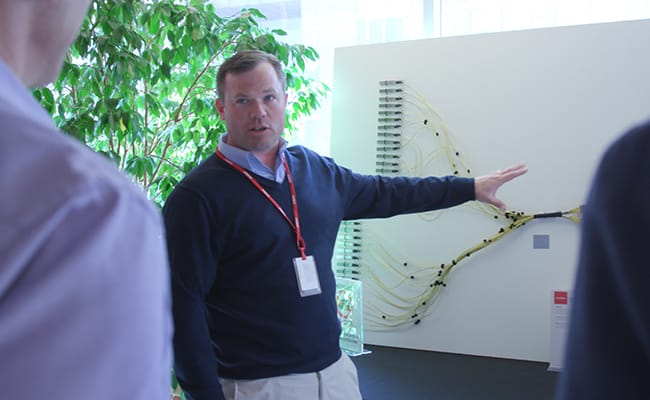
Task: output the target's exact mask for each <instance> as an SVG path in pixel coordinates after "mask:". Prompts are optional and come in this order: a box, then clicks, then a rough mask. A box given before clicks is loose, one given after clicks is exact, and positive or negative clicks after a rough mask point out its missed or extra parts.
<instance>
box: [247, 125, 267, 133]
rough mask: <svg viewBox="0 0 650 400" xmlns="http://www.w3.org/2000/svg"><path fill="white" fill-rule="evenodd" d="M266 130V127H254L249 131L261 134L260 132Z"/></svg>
mask: <svg viewBox="0 0 650 400" xmlns="http://www.w3.org/2000/svg"><path fill="white" fill-rule="evenodd" d="M266 129H267V127H266V126H258V127H255V128H251V131H253V132H262V131H265V130H266Z"/></svg>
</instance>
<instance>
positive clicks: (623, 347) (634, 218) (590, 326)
mask: <svg viewBox="0 0 650 400" xmlns="http://www.w3.org/2000/svg"><path fill="white" fill-rule="evenodd" d="M649 247H650V122H649V123H646V124H645V125H643V126H640V127H638V128H636V129H633V130H632V131H631V132H629V133H627V134H626V135H624V136H623V137H621V138H620V139H619V140H617V141H616V142H615V143H614V144H613V145H612V146H611V147H610V148H609V149H608V150H607V152H606V153H605V155H604V157H603V159H602V161H601V164H600V166H599V168H598V171H597V173H596V175H595V178H594V181H593V184H592V186H591V190H590V192H589V196H588V199H587V202H586V204H585V207H584V217H583V223H582V240H581V245H580V253H579V261H578V272H577V276H576V283H575V290H574V293H573V297H572V300H571V301H572V306H571V322H570V325H569V335H568V338H567V344H566V353H565V365H564V369H563V371H562V373H561V376H560V380H559V384H558V393H557V398H558V399H561V400H573V399H589V400H598V399H603V400H610V399H650V261H648V254H649V253H648V248H649Z"/></svg>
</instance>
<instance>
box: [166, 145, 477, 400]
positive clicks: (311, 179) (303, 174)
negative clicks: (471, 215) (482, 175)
mask: <svg viewBox="0 0 650 400" xmlns="http://www.w3.org/2000/svg"><path fill="white" fill-rule="evenodd" d="M286 158H287V162H288V164H289V167H290V170H291V173H292V175H293V177H294V181H295V186H296V192H297V197H298V208H299V216H300V224H301V228H302V233H303V237H304V240H305V243H306V246H307V248H306V253H307V254H308V255H313V256H314V258H315V261H316V265H317V268H318V274H319V279H320V284H321V288H322V293H321V294H320V295H315V296H309V297H300V295H299V291H298V287H297V281H296V276H295V272H294V267H293V262H292V260H293V259H294V258H295V257H298V256H299V252H298V249H297V247H296V239H295V233H294V231H293V229H292V228H291V227H290V226H289V224H288V223H287V221H286V220H285V219H284V218H283V217H282V215H281V214H280V213H279V212H278V211H277V210H276V209H275V208H274V207H273V205H272V204H271V203H270V202H269V201H268V200H267V199H266V198H265V197H264V196H263V195H262V194H261V193H260V192H259V191H258V190H257V189H256V188H255V187H254V186H253V185H252V184H251V183H250V182H249V181H248V180H247V179H246V178H245V177H244V176H242V175H241V174H240V173H239V172H237V171H235V170H234V169H233V168H232V167H230V166H228V165H227V164H226V163H225V162H223V161H222V160H220V159H219V158H218V157H216V156H215V155H213V156H211V157H210V158H208V159H207V160H205V161H204V162H203V163H201V165H199V166H198V167H196V168H195V169H194V170H193V171H192V172H191V173H190V174H188V175H187V177H185V178H184V179H183V180H182V181H181V182H180V183H179V184H178V186H177V187H176V188H175V189H174V191H173V192H172V194H171V195H170V197H169V199H168V200H167V202H166V204H165V207H164V210H163V212H164V218H165V224H166V230H167V242H168V249H169V257H170V264H171V269H172V289H173V310H174V320H175V336H174V350H175V370H176V374H177V376H178V378H179V381H180V382H181V385H182V387H183V389H184V390H185V391H186V393H187V394H190V395H191V396H192V398H193V399H197V400H199V399H201V400H203V399H205V400H215V399H221V398H223V397H222V396H223V395H222V393H221V386H220V384H219V381H218V376H221V377H224V378H234V379H256V378H265V377H272V376H280V375H285V374H291V373H305V372H314V371H318V370H321V369H323V368H325V367H327V366H329V365H330V364H332V363H333V362H334V361H336V360H337V359H338V358H339V357H340V354H341V353H340V348H339V335H340V331H341V329H340V323H339V321H338V319H337V310H336V302H335V279H334V274H333V272H332V268H331V260H332V253H333V248H334V242H335V240H336V235H337V232H338V228H339V224H340V222H341V220H347V219H360V218H376V217H389V216H393V215H397V214H404V213H415V212H421V211H427V210H432V209H438V208H444V207H451V206H454V205H458V204H461V203H464V202H466V201H468V200H473V199H474V181H473V179H471V178H457V177H445V178H434V177H430V178H405V177H399V178H388V177H379V176H366V175H360V174H356V173H353V172H351V171H350V170H348V169H346V168H343V167H340V166H338V165H337V164H335V163H334V161H333V160H331V159H330V158H326V157H322V156H319V155H318V154H316V153H314V152H312V151H310V150H308V149H306V148H304V147H300V146H296V147H290V148H288V149H287V151H286ZM254 176H255V175H254ZM255 177H256V179H257V181H258V182H259V183H260V184H261V185H262V186H263V187H264V188H265V189H266V190H267V191H268V193H269V194H270V195H271V196H272V197H273V198H274V199H275V200H276V201H277V202H278V203H279V204H280V206H281V207H282V208H283V210H285V212H286V213H287V215H288V216H289V218H291V219H293V213H292V211H291V210H292V208H291V200H290V194H289V186H288V182H287V179H285V180H284V182H283V183H281V184H280V183H276V182H274V181H271V180H268V179H264V178H261V177H258V176H255Z"/></svg>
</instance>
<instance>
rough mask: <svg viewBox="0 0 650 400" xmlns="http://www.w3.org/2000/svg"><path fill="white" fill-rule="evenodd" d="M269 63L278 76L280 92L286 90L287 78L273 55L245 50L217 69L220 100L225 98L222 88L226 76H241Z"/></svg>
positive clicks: (280, 64)
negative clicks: (262, 64)
mask: <svg viewBox="0 0 650 400" xmlns="http://www.w3.org/2000/svg"><path fill="white" fill-rule="evenodd" d="M265 62H266V63H269V64H271V66H272V67H273V69H275V73H276V74H277V75H278V79H279V80H280V84H281V85H282V90H285V91H286V89H287V77H286V76H285V74H284V70H283V69H282V63H281V62H280V60H278V59H277V58H276V57H275V56H274V55H273V54H269V53H265V52H263V51H259V50H246V51H240V52H238V53H236V54H235V55H234V56H232V57H230V58H229V59H227V60H226V61H224V63H223V64H221V66H220V67H219V71H218V72H217V93H218V95H219V98H220V99H223V98H224V96H225V93H224V86H225V83H226V75H228V74H241V73H243V72H248V71H250V70H252V69H253V68H255V67H257V66H258V65H259V64H261V63H265Z"/></svg>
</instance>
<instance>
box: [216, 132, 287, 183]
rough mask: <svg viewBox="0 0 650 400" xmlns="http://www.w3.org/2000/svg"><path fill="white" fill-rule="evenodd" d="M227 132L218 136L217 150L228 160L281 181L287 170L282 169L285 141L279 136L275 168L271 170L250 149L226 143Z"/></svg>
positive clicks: (273, 179)
mask: <svg viewBox="0 0 650 400" xmlns="http://www.w3.org/2000/svg"><path fill="white" fill-rule="evenodd" d="M227 138H228V134H225V135H222V136H221V137H220V138H219V151H220V152H221V153H223V155H224V156H226V157H227V158H228V159H230V161H232V162H234V163H236V164H238V165H239V166H240V167H242V168H244V169H245V170H248V171H250V172H252V173H254V174H257V175H259V176H261V177H263V178H266V179H270V180H272V181H275V182H277V183H282V181H284V177H285V176H286V174H287V171H285V169H284V164H283V163H282V157H283V153H284V151H285V150H286V149H287V141H286V140H284V139H282V138H280V147H279V149H278V154H277V155H276V156H275V168H274V170H273V171H271V169H270V168H269V167H267V166H266V165H264V164H263V163H262V162H261V161H260V160H259V159H258V158H257V157H255V155H254V154H253V153H251V152H250V151H246V150H242V149H240V148H238V147H235V146H231V145H229V144H228V143H226V140H227Z"/></svg>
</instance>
